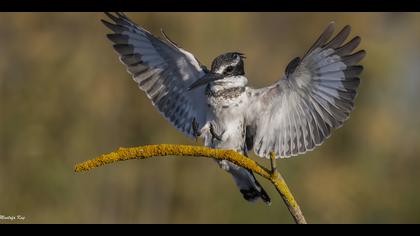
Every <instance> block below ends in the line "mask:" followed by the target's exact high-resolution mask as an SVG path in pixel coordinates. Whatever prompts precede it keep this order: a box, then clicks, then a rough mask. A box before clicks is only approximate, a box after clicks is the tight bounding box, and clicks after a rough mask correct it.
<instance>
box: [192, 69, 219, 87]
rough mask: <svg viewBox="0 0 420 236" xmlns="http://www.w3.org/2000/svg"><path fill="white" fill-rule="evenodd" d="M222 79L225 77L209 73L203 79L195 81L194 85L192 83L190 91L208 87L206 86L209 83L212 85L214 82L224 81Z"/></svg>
mask: <svg viewBox="0 0 420 236" xmlns="http://www.w3.org/2000/svg"><path fill="white" fill-rule="evenodd" d="M222 78H223V76H222V75H220V74H215V73H211V72H209V73H207V74H206V75H205V76H203V77H202V78H201V79H198V80H197V81H195V82H194V83H192V84H191V85H190V87H189V88H188V91H190V90H192V89H195V88H197V87H200V86H203V85H206V84H208V83H210V82H212V81H216V80H219V79H222Z"/></svg>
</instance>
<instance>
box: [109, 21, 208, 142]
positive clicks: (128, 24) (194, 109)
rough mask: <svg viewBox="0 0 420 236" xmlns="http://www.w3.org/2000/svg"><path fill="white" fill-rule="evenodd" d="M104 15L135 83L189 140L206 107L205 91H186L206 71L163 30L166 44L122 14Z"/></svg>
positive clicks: (115, 43)
mask: <svg viewBox="0 0 420 236" xmlns="http://www.w3.org/2000/svg"><path fill="white" fill-rule="evenodd" d="M106 14H107V16H108V17H109V18H110V19H111V20H112V21H113V23H110V22H107V21H105V20H102V22H103V23H104V24H105V26H107V27H108V28H109V29H111V30H112V31H113V33H112V34H108V35H107V36H108V38H109V39H110V40H111V41H112V42H113V43H114V44H113V46H114V49H115V51H116V52H117V53H118V54H119V56H120V60H121V62H122V63H123V64H124V65H126V67H127V70H128V72H129V73H130V74H131V75H132V77H133V79H134V81H136V82H137V83H138V86H139V87H140V89H141V90H143V91H144V92H145V93H146V95H147V97H148V98H149V99H150V100H151V101H152V104H153V105H154V106H155V107H156V108H157V109H158V110H159V111H160V112H161V113H162V115H163V116H164V117H165V118H166V119H167V120H168V121H169V122H170V123H171V124H173V125H174V126H175V127H176V128H177V129H178V130H180V131H182V132H184V133H185V134H187V135H188V136H190V137H192V135H193V130H192V127H191V124H192V120H193V118H194V119H195V120H196V122H197V124H198V128H201V127H202V126H203V125H204V123H205V118H206V113H207V111H206V109H207V105H206V104H205V101H206V100H205V97H204V96H205V94H204V88H197V89H195V90H193V91H187V88H188V87H189V86H190V85H191V84H192V83H193V82H194V81H196V80H198V79H199V78H201V77H202V76H203V75H204V74H205V73H206V71H207V70H206V68H205V67H203V66H201V64H200V63H199V62H198V61H197V60H196V59H195V57H194V56H193V55H192V54H191V53H189V52H187V51H185V50H183V49H181V48H179V47H177V45H176V44H175V43H174V42H172V41H171V40H169V38H168V37H167V36H166V35H165V34H164V33H163V31H162V33H163V35H164V36H165V39H166V41H164V40H161V39H159V38H157V37H155V36H153V35H152V34H151V33H149V32H148V31H146V30H145V29H143V28H141V27H140V26H138V25H136V24H135V23H134V22H133V21H131V20H130V19H129V18H128V17H127V16H125V15H124V14H122V13H116V15H113V14H110V13H106Z"/></svg>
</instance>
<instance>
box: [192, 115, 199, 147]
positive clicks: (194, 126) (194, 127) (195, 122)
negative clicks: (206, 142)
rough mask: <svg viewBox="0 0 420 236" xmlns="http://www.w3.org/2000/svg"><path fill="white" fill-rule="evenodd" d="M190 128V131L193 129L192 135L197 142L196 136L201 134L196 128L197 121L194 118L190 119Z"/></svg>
mask: <svg viewBox="0 0 420 236" xmlns="http://www.w3.org/2000/svg"><path fill="white" fill-rule="evenodd" d="M191 128H192V131H193V135H194V137H195V141H196V142H197V139H198V137H200V136H201V132H200V131H199V130H198V123H197V121H196V120H195V118H193V120H192V123H191Z"/></svg>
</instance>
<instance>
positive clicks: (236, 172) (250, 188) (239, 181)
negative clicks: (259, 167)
mask: <svg viewBox="0 0 420 236" xmlns="http://www.w3.org/2000/svg"><path fill="white" fill-rule="evenodd" d="M219 165H220V167H221V168H222V169H224V170H226V171H227V172H229V173H230V174H231V175H232V177H233V179H234V180H235V183H236V185H237V186H238V188H239V191H240V192H241V193H242V196H243V197H244V199H245V200H247V201H250V202H255V201H256V200H258V198H261V200H263V202H264V203H266V204H267V205H270V204H271V199H270V196H268V194H267V192H266V191H265V190H264V188H263V187H262V186H261V185H260V183H259V182H258V181H257V179H256V178H255V176H254V174H253V173H252V172H251V171H249V170H247V169H244V168H242V167H239V166H237V165H235V164H233V163H231V162H229V161H226V160H224V161H220V162H219Z"/></svg>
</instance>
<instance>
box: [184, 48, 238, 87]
mask: <svg viewBox="0 0 420 236" xmlns="http://www.w3.org/2000/svg"><path fill="white" fill-rule="evenodd" d="M243 59H245V56H244V54H242V53H239V52H228V53H224V54H222V55H220V56H218V57H216V58H215V59H214V60H213V63H212V64H211V70H210V71H209V72H208V73H207V74H206V75H205V76H204V77H203V78H201V79H199V80H197V81H195V82H194V83H193V84H192V85H191V86H190V87H189V89H190V90H191V89H194V88H196V87H199V86H202V85H206V84H208V83H210V82H213V81H217V80H227V79H229V80H232V79H234V78H236V77H238V78H239V76H243V75H245V70H244V60H243Z"/></svg>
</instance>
